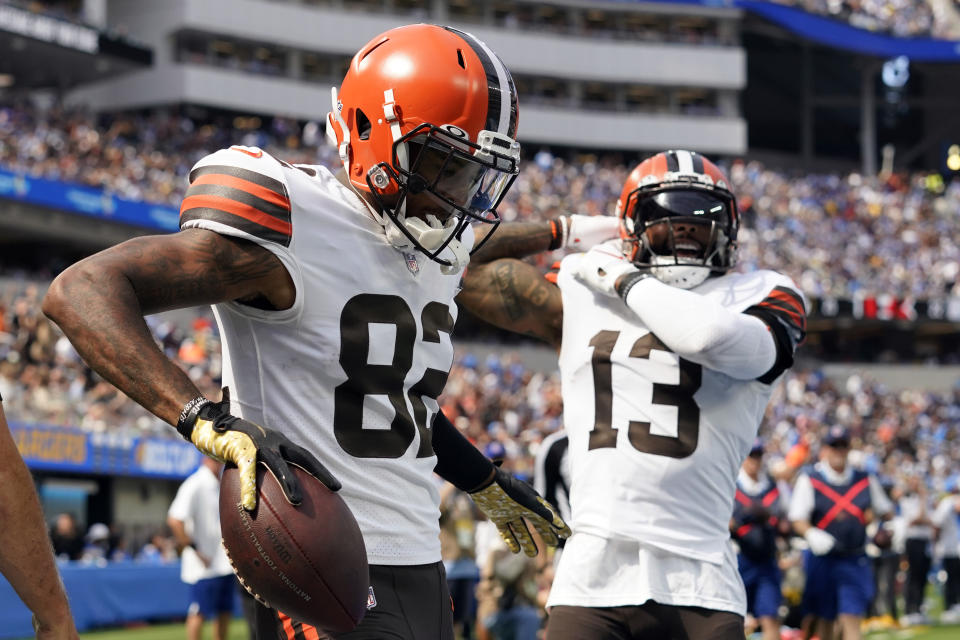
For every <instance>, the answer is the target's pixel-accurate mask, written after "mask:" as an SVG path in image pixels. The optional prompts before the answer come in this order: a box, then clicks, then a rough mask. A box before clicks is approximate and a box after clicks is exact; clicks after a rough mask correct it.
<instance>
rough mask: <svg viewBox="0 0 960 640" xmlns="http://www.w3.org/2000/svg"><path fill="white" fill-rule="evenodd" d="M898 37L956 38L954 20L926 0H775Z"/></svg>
mask: <svg viewBox="0 0 960 640" xmlns="http://www.w3.org/2000/svg"><path fill="white" fill-rule="evenodd" d="M775 1H776V2H779V3H781V4H789V5H793V6H796V7H798V8H800V9H803V10H805V11H809V12H810V13H817V14H821V15H825V16H828V17H831V18H836V19H838V20H843V21H844V22H848V23H849V24H850V25H851V26H854V27H858V28H860V29H866V30H868V31H878V32H882V33H888V34H890V35H892V36H897V37H900V38H911V37H922V36H925V37H934V38H945V39H949V40H953V39H956V38H957V31H956V28H955V24H954V22H953V21H952V20H950V19H949V18H948V17H947V16H944V15H942V11H940V12H938V13H935V12H934V7H933V5H932V4H931V3H930V2H928V0H775Z"/></svg>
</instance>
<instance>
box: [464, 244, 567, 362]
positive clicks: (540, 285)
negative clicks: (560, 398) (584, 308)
mask: <svg viewBox="0 0 960 640" xmlns="http://www.w3.org/2000/svg"><path fill="white" fill-rule="evenodd" d="M457 304H459V305H461V306H462V307H464V308H465V309H467V310H469V311H470V312H471V313H473V314H474V315H476V316H478V317H480V318H483V319H484V320H486V321H487V322H489V323H490V324H493V325H496V326H498V327H500V328H502V329H507V330H509V331H515V332H517V333H522V334H525V335H528V336H532V337H534V338H539V339H541V340H544V341H546V342H548V343H549V344H551V345H553V346H554V347H556V348H559V347H560V338H561V332H562V330H563V301H562V298H561V296H560V288H559V287H557V285H555V284H553V283H552V282H549V281H548V280H547V279H546V278H544V277H543V274H541V273H540V272H539V271H538V270H537V269H536V268H535V267H533V266H532V265H529V264H527V263H525V262H521V261H520V260H514V259H500V260H496V261H494V262H490V263H488V264H480V265H474V264H473V263H472V262H471V265H470V267H469V268H468V269H467V271H466V273H465V274H464V278H463V289H462V290H461V291H460V294H459V295H458V296H457Z"/></svg>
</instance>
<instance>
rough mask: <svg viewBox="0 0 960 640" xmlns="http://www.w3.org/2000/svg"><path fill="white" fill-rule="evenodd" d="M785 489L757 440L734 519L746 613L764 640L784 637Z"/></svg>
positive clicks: (739, 486)
mask: <svg viewBox="0 0 960 640" xmlns="http://www.w3.org/2000/svg"><path fill="white" fill-rule="evenodd" d="M785 504H786V503H785V502H782V501H781V500H780V490H779V488H778V487H777V484H776V482H775V481H774V480H773V478H771V477H770V475H769V474H767V473H766V472H765V471H764V468H763V441H762V440H759V439H758V440H757V441H756V442H754V444H753V447H751V449H750V453H749V454H748V455H747V458H746V460H744V461H743V465H742V466H741V468H740V472H739V474H738V475H737V493H736V501H735V502H734V503H733V517H732V518H731V521H730V533H731V537H732V538H733V539H734V540H735V541H736V542H737V547H738V549H739V553H738V554H737V568H738V570H739V571H740V577H741V578H742V579H743V586H744V587H745V588H746V591H747V613H748V614H749V615H750V616H751V617H752V618H753V619H754V620H756V621H759V625H760V629H761V632H762V634H763V640H779V639H780V620H779V611H780V603H781V600H782V591H781V587H780V581H781V573H780V567H779V564H778V555H779V554H778V549H777V537H778V536H779V535H781V534H784V535H785V534H788V533H789V523H788V522H787V520H786V518H785V517H784V516H785V508H784V505H785Z"/></svg>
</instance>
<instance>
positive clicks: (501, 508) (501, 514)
mask: <svg viewBox="0 0 960 640" xmlns="http://www.w3.org/2000/svg"><path fill="white" fill-rule="evenodd" d="M470 497H471V498H473V501H474V502H475V503H476V505H477V507H479V508H480V511H483V513H484V514H485V515H486V516H487V518H489V519H490V521H491V522H493V523H494V524H495V525H497V530H498V531H499V532H500V537H501V538H503V541H504V542H506V543H507V547H509V549H510V551H512V552H514V553H519V552H520V549H523V552H524V553H525V554H527V555H528V556H530V557H531V558H532V557H533V556H535V555H537V545H536V543H535V542H534V541H533V536H532V535H530V530H529V529H528V528H527V524H526V522H524V521H523V520H524V518H526V519H527V520H528V521H529V522H530V524H532V525H533V528H534V529H536V530H537V531H538V532H539V533H540V536H541V537H542V538H543V541H544V542H546V543H547V545H548V546H551V547H555V546H557V545H558V544H559V543H560V540H561V539H563V538H566V537H568V536H569V535H570V527H568V526H567V523H566V522H564V521H563V519H562V518H561V517H560V514H558V513H557V511H556V509H554V508H553V507H552V506H551V505H550V503H549V502H547V501H546V500H544V499H543V498H542V497H540V494H538V493H537V492H536V491H534V490H533V489H532V488H530V487H529V486H528V485H526V484H524V483H523V482H520V481H519V480H517V479H516V478H514V477H513V476H512V475H510V474H509V473H506V472H505V471H502V470H501V469H500V468H499V467H497V468H496V470H495V472H494V476H493V481H492V482H491V483H490V484H488V485H487V486H486V487H484V488H483V489H479V490H477V491H474V492H472V493H471V494H470Z"/></svg>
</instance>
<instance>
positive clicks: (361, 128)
mask: <svg viewBox="0 0 960 640" xmlns="http://www.w3.org/2000/svg"><path fill="white" fill-rule="evenodd" d="M356 113H357V115H356V117H357V137H358V138H360V139H361V140H369V139H370V129H372V127H371V125H370V118H368V117H367V114H365V113H364V112H363V111H361V110H360V109H357V112H356Z"/></svg>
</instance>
